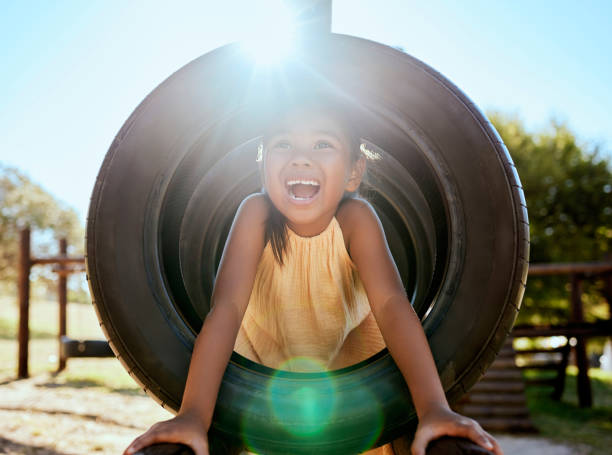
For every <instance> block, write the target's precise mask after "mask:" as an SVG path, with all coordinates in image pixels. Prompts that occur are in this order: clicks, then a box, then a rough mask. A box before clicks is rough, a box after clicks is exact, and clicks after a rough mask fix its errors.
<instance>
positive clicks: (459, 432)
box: [410, 407, 504, 455]
mask: <svg viewBox="0 0 612 455" xmlns="http://www.w3.org/2000/svg"><path fill="white" fill-rule="evenodd" d="M441 436H456V437H460V438H466V439H470V440H472V441H474V442H475V443H476V444H478V445H479V446H481V447H484V448H485V449H487V450H490V451H491V452H493V453H494V454H495V455H504V453H503V451H502V449H501V447H499V445H498V444H497V441H496V440H495V438H494V437H493V436H491V435H490V434H489V433H487V432H486V431H484V430H483V429H482V427H481V426H480V425H479V424H478V422H476V421H475V420H473V419H470V418H469V417H465V416H462V415H460V414H457V413H456V412H453V411H452V410H450V409H449V408H447V407H435V408H433V409H432V410H430V411H428V412H427V413H425V414H424V415H423V416H422V417H421V418H420V419H419V426H418V427H417V431H416V434H415V435H414V441H413V442H412V447H411V448H410V450H411V452H412V455H425V449H426V448H427V444H429V442H430V441H433V440H434V439H437V438H439V437H441Z"/></svg>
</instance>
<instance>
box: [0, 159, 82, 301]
mask: <svg viewBox="0 0 612 455" xmlns="http://www.w3.org/2000/svg"><path fill="white" fill-rule="evenodd" d="M28 225H29V226H30V228H31V230H32V241H31V248H32V255H34V256H47V255H51V254H57V253H58V240H59V239H60V238H62V237H65V238H66V239H67V241H68V245H69V250H68V254H71V255H79V254H81V255H82V254H83V238H84V232H83V227H82V225H81V222H80V220H79V218H78V215H77V213H76V211H75V210H74V209H72V208H69V207H67V206H66V205H65V204H63V203H61V202H60V201H58V200H56V199H55V198H54V197H53V196H52V195H50V194H49V193H48V192H46V191H45V190H44V189H43V188H42V187H41V186H40V185H37V184H36V183H34V182H32V181H31V180H30V179H29V178H28V177H27V176H26V175H24V174H23V173H21V172H20V171H18V170H17V169H15V168H12V167H8V166H4V165H3V164H2V163H0V285H1V286H2V288H3V289H0V291H1V292H7V293H14V292H15V286H16V281H17V266H18V260H19V255H18V252H19V230H20V229H21V228H22V227H24V226H28ZM48 269H49V267H48V266H47V267H44V268H42V267H37V268H35V269H34V271H33V273H32V278H33V279H34V280H36V281H38V284H41V283H42V284H43V287H49V286H52V284H53V281H54V277H53V274H52V273H50V270H48ZM72 287H75V286H72ZM79 287H81V286H76V288H79Z"/></svg>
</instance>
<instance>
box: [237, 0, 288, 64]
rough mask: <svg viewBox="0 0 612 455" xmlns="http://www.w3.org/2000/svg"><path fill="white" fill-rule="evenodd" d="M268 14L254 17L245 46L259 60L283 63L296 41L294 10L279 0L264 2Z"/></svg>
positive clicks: (245, 38)
mask: <svg viewBox="0 0 612 455" xmlns="http://www.w3.org/2000/svg"><path fill="white" fill-rule="evenodd" d="M261 3H262V5H261V11H263V12H265V13H266V14H265V15H262V16H261V17H256V18H254V21H253V23H254V24H255V26H254V27H253V29H251V30H249V31H248V33H246V34H245V36H244V37H243V39H242V40H241V46H242V48H243V49H244V50H245V51H246V53H247V54H248V55H249V56H250V57H251V58H252V59H254V60H255V62H257V63H258V64H261V65H265V66H269V65H273V64H276V63H280V62H281V61H282V60H284V59H285V58H286V57H287V56H288V55H289V54H291V52H292V50H293V46H294V41H295V29H296V26H295V18H294V13H292V11H291V10H289V9H288V8H287V6H286V5H285V4H284V3H283V2H282V1H279V0H276V1H274V0H266V1H262V2H261Z"/></svg>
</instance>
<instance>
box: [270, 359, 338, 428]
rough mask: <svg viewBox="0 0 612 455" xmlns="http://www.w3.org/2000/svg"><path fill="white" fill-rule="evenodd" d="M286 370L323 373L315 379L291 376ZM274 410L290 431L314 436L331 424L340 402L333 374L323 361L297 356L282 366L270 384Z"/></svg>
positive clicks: (271, 401)
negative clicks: (329, 372)
mask: <svg viewBox="0 0 612 455" xmlns="http://www.w3.org/2000/svg"><path fill="white" fill-rule="evenodd" d="M282 370H285V371H301V372H320V374H317V375H316V377H315V378H312V377H310V375H308V376H306V375H305V376H304V378H300V377H299V376H298V377H295V378H293V377H292V378H288V377H286V375H285V374H284V372H283V371H282ZM267 390H268V398H269V403H270V407H271V410H272V412H273V414H274V416H275V418H276V419H277V420H278V422H279V424H280V425H281V426H282V427H283V428H284V429H285V430H286V431H287V432H289V433H290V434H292V435H294V436H298V437H311V436H316V435H318V434H320V433H321V432H322V431H324V430H325V428H326V427H327V425H328V423H329V420H330V417H331V416H332V415H333V413H334V410H335V405H336V387H335V384H334V378H333V376H331V375H329V374H328V373H327V372H326V368H325V366H324V365H323V364H321V363H320V362H318V361H316V360H314V359H311V358H308V357H294V358H291V359H289V360H287V361H286V362H285V363H284V364H282V365H281V366H280V371H278V372H277V374H276V375H274V376H273V377H272V378H271V379H270V381H269V383H268V388H267Z"/></svg>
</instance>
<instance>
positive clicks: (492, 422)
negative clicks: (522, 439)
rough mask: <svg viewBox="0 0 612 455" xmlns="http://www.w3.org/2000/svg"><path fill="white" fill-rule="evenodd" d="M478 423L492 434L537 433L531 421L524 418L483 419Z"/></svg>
mask: <svg viewBox="0 0 612 455" xmlns="http://www.w3.org/2000/svg"><path fill="white" fill-rule="evenodd" d="M478 423H480V425H481V426H482V427H483V428H484V429H485V430H486V431H491V432H497V431H499V432H511V433H518V432H520V433H537V430H536V428H535V427H534V426H533V423H532V422H531V419H525V418H523V417H520V418H519V417H516V418H513V417H507V418H503V419H500V418H483V419H479V420H478Z"/></svg>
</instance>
